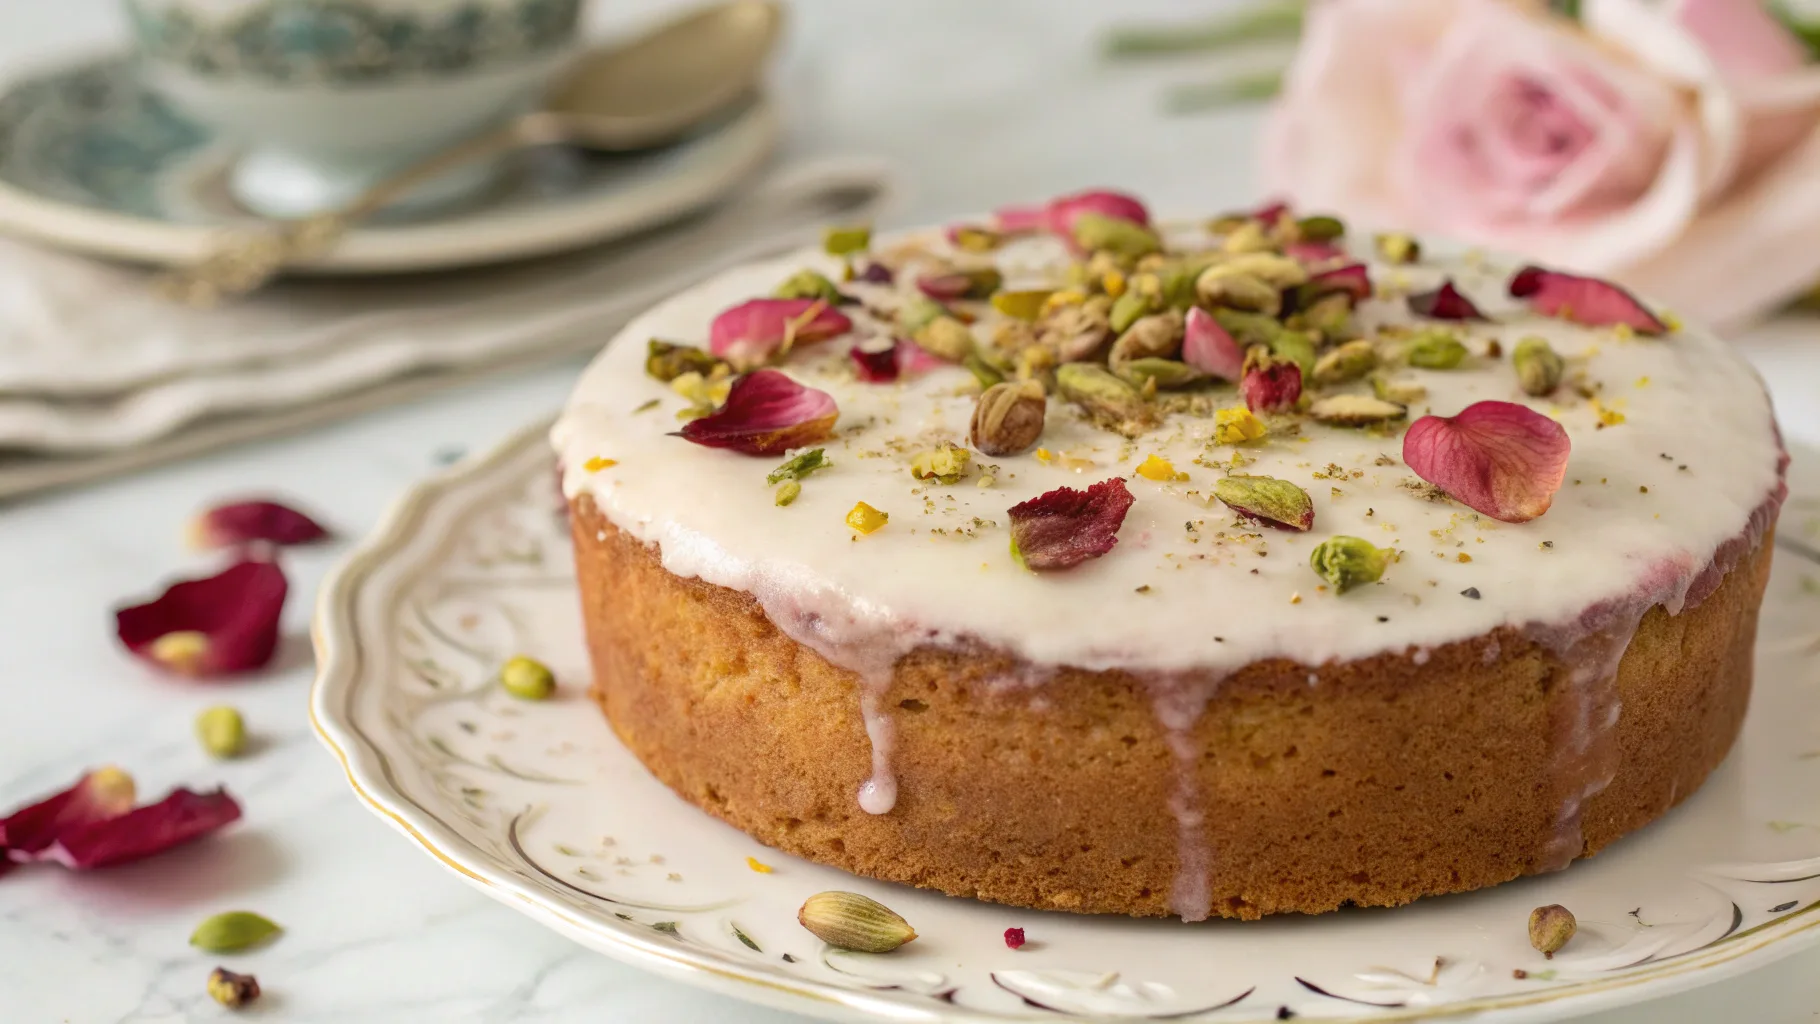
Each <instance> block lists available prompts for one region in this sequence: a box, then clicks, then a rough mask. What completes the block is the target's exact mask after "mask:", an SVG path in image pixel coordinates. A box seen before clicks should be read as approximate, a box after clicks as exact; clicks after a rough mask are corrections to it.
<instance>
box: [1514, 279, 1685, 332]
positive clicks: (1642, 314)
mask: <svg viewBox="0 0 1820 1024" xmlns="http://www.w3.org/2000/svg"><path fill="white" fill-rule="evenodd" d="M1510 294H1511V295H1512V296H1513V297H1515V298H1519V299H1526V300H1528V302H1529V306H1530V308H1531V309H1533V310H1535V311H1536V312H1538V313H1541V314H1542V315H1543V316H1554V317H1560V318H1561V319H1563V320H1571V321H1573V322H1574V323H1576V324H1585V325H1586V326H1589V327H1606V326H1612V325H1616V324H1623V325H1625V326H1627V327H1630V328H1631V329H1633V330H1635V331H1636V332H1637V333H1638V334H1667V333H1668V325H1667V324H1665V323H1663V322H1662V321H1661V320H1660V319H1658V318H1657V316H1656V314H1654V313H1652V312H1650V311H1649V308H1648V307H1647V306H1645V305H1643V303H1642V302H1640V301H1638V300H1637V297H1636V296H1635V295H1632V294H1631V293H1629V292H1627V291H1625V290H1624V289H1622V288H1620V287H1618V286H1617V285H1615V284H1612V283H1611V282H1610V281H1601V280H1599V279H1598V278H1596V277H1578V276H1576V275H1574V274H1563V273H1561V272H1560V271H1556V270H1544V269H1542V268H1541V267H1524V268H1523V269H1522V270H1519V271H1517V276H1516V277H1513V278H1511V279H1510Z"/></svg>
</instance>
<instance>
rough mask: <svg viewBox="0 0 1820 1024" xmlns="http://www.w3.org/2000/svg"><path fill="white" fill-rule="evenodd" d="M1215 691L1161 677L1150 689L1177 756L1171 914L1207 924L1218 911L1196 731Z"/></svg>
mask: <svg viewBox="0 0 1820 1024" xmlns="http://www.w3.org/2000/svg"><path fill="white" fill-rule="evenodd" d="M1216 689H1218V684H1217V682H1215V681H1210V680H1208V679H1207V678H1205V677H1202V678H1199V679H1191V678H1186V677H1179V676H1177V677H1160V678H1158V679H1156V680H1154V681H1153V682H1152V683H1151V685H1150V690H1151V697H1150V702H1151V708H1152V709H1153V710H1154V712H1155V714H1156V720H1157V724H1159V725H1161V726H1162V727H1163V735H1164V737H1165V738H1166V739H1167V741H1168V743H1169V750H1170V752H1171V753H1173V754H1174V755H1175V781H1174V787H1173V789H1172V791H1171V792H1170V794H1169V813H1171V814H1173V815H1174V816H1175V828H1176V868H1175V880H1174V881H1173V882H1172V883H1171V884H1170V887H1169V912H1170V913H1172V914H1175V915H1177V916H1179V917H1180V918H1181V919H1182V920H1184V921H1205V920H1207V918H1208V916H1209V915H1210V914H1211V913H1212V911H1213V888H1212V885H1213V878H1212V875H1213V848H1212V846H1211V845H1210V844H1209V843H1208V842H1207V831H1206V825H1207V808H1206V800H1205V798H1204V794H1202V792H1201V783H1200V767H1201V759H1202V753H1203V751H1202V750H1201V748H1200V746H1199V745H1198V744H1197V743H1196V742H1195V736H1194V730H1195V726H1197V725H1198V724H1200V721H1201V716H1202V715H1203V714H1204V713H1205V712H1206V710H1207V703H1208V701H1210V700H1212V699H1213V694H1214V691H1215V690H1216Z"/></svg>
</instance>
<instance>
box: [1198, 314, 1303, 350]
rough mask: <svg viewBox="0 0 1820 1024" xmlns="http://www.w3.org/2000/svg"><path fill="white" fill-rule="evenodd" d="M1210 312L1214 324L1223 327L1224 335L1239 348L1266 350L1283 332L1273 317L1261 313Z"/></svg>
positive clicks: (1280, 324) (1282, 328)
mask: <svg viewBox="0 0 1820 1024" xmlns="http://www.w3.org/2000/svg"><path fill="white" fill-rule="evenodd" d="M1211 312H1212V313H1213V319H1214V322H1216V323H1218V324H1219V325H1220V326H1221V327H1224V328H1225V329H1226V333H1228V334H1230V335H1232V338H1233V340H1234V341H1236V342H1238V343H1239V347H1240V348H1250V347H1251V346H1253V345H1263V346H1265V347H1266V348H1268V347H1269V346H1270V344H1271V343H1272V342H1274V341H1276V338H1277V335H1279V334H1281V333H1283V331H1284V330H1285V328H1284V327H1283V325H1282V323H1280V322H1279V321H1278V320H1277V319H1276V318H1275V317H1271V316H1265V315H1264V314H1262V313H1246V312H1243V311H1241V310H1236V309H1215V310H1211Z"/></svg>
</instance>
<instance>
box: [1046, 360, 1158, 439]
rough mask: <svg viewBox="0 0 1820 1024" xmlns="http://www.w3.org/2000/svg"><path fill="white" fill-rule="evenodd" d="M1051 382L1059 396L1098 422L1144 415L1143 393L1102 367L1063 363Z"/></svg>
mask: <svg viewBox="0 0 1820 1024" xmlns="http://www.w3.org/2000/svg"><path fill="white" fill-rule="evenodd" d="M1055 385H1056V388H1057V389H1058V390H1060V391H1061V394H1062V397H1063V398H1066V399H1067V400H1069V401H1070V402H1073V403H1074V404H1076V405H1078V406H1080V407H1081V408H1082V409H1084V410H1086V411H1087V412H1088V413H1089V414H1090V415H1092V416H1093V417H1094V419H1095V420H1097V421H1099V422H1101V423H1105V424H1125V423H1133V422H1137V421H1142V420H1144V419H1146V418H1147V412H1148V411H1147V410H1146V409H1145V408H1144V397H1143V395H1141V394H1140V393H1139V392H1138V389H1137V388H1134V387H1132V386H1131V385H1130V384H1127V383H1126V382H1125V381H1123V380H1121V379H1119V378H1118V377H1117V376H1115V375H1114V374H1113V373H1112V371H1110V370H1108V369H1106V368H1105V367H1102V366H1095V365H1093V364H1092V363H1063V364H1062V365H1061V366H1059V367H1056V370H1055ZM1115 429H1117V428H1116V427H1115Z"/></svg>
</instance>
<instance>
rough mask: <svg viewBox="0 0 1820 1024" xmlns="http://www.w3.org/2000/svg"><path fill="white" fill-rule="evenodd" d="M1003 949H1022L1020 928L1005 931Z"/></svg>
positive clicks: (1022, 937)
mask: <svg viewBox="0 0 1820 1024" xmlns="http://www.w3.org/2000/svg"><path fill="white" fill-rule="evenodd" d="M1005 948H1007V949H1022V948H1024V930H1023V929H1022V928H1007V929H1005Z"/></svg>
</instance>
